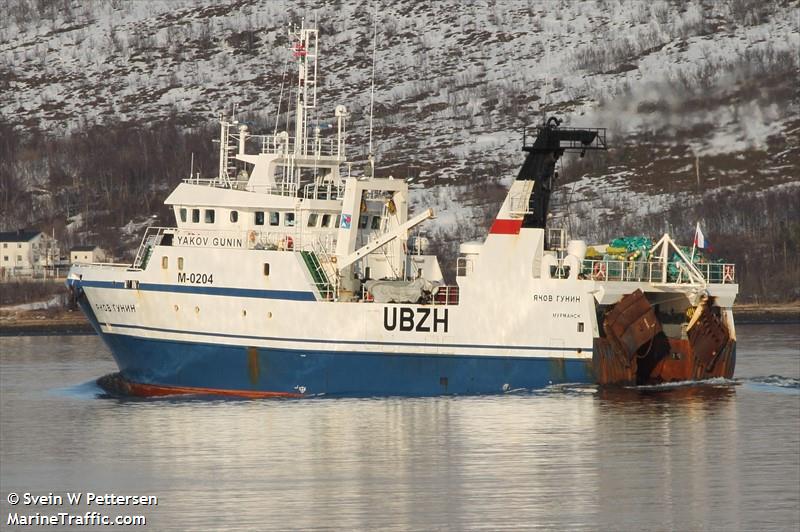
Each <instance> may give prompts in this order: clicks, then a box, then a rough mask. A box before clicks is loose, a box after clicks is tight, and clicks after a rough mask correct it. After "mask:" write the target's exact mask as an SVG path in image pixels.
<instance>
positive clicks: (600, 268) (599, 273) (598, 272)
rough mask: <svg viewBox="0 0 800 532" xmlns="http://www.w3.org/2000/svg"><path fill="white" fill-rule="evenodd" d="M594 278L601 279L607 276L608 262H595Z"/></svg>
mask: <svg viewBox="0 0 800 532" xmlns="http://www.w3.org/2000/svg"><path fill="white" fill-rule="evenodd" d="M592 278H593V279H600V280H601V281H602V280H604V279H605V278H606V264H605V263H604V262H601V261H598V262H595V263H594V269H593V270H592Z"/></svg>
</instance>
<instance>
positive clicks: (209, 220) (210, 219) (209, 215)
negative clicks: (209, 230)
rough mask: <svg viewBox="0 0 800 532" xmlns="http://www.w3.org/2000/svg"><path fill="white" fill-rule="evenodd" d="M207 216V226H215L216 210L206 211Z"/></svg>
mask: <svg viewBox="0 0 800 532" xmlns="http://www.w3.org/2000/svg"><path fill="white" fill-rule="evenodd" d="M205 215H206V216H205V221H206V223H207V224H213V223H214V209H206V212H205Z"/></svg>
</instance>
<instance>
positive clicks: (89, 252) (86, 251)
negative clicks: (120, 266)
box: [69, 246, 106, 264]
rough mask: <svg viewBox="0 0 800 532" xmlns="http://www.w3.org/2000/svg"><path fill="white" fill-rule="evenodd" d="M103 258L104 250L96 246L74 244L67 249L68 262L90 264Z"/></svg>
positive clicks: (104, 257)
mask: <svg viewBox="0 0 800 532" xmlns="http://www.w3.org/2000/svg"><path fill="white" fill-rule="evenodd" d="M105 259H106V254H105V252H104V251H103V249H102V248H100V247H98V246H75V247H74V248H72V249H71V250H70V251H69V263H70V264H91V263H93V262H102V261H104V260H105Z"/></svg>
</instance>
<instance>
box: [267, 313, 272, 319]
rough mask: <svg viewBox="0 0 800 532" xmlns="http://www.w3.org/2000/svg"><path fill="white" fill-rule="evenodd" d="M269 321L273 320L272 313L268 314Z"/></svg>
mask: <svg viewBox="0 0 800 532" xmlns="http://www.w3.org/2000/svg"><path fill="white" fill-rule="evenodd" d="M267 319H268V320H271V319H272V312H267Z"/></svg>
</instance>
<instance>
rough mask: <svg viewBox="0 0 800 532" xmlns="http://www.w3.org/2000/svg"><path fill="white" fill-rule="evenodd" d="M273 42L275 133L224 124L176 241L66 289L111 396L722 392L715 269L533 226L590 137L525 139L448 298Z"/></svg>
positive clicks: (183, 203) (393, 195)
mask: <svg viewBox="0 0 800 532" xmlns="http://www.w3.org/2000/svg"><path fill="white" fill-rule="evenodd" d="M290 35H291V38H292V44H291V47H292V48H291V49H292V52H293V61H294V62H296V64H297V84H296V86H295V94H296V98H295V101H294V128H293V134H290V133H289V131H277V129H276V130H275V131H274V132H273V133H272V134H266V135H256V134H251V133H250V131H249V129H248V126H247V125H245V124H241V123H239V122H237V121H236V120H235V118H221V120H220V140H219V172H218V175H217V176H216V177H214V178H210V179H203V178H200V177H199V175H191V176H190V177H189V178H187V179H185V180H183V181H182V182H181V183H180V184H179V185H178V186H177V187H176V188H175V189H174V190H173V191H172V193H171V194H170V195H169V196H168V197H167V198H166V201H165V203H166V204H167V205H169V206H170V207H171V209H172V211H173V213H174V216H175V220H176V223H175V226H173V227H149V228H148V229H147V230H146V233H145V234H144V236H143V239H142V242H141V245H140V247H139V249H138V252H137V254H136V257H135V259H134V261H133V263H132V264H77V265H75V266H73V268H72V269H71V271H70V273H69V277H68V280H67V284H68V286H69V287H70V289H71V290H72V292H73V294H74V295H75V297H76V300H77V301H78V303H79V305H80V307H81V308H82V310H83V312H84V313H85V314H86V316H87V317H88V319H89V321H90V322H91V323H92V325H93V327H94V328H95V330H96V331H97V334H99V335H100V336H101V337H102V339H103V340H104V341H105V343H106V344H107V346H108V347H109V349H110V350H111V353H112V354H113V356H114V358H115V360H116V362H117V364H118V366H119V374H118V376H117V377H116V378H115V379H114V383H115V386H116V387H118V388H121V389H122V390H123V391H124V392H125V393H130V394H134V395H142V396H154V395H168V394H221V395H235V396H243V397H273V396H281V397H309V396H320V395H328V396H363V395H437V394H477V393H503V392H509V391H513V390H520V389H536V388H541V387H545V386H548V385H553V384H560V383H599V384H623V385H628V384H634V385H635V384H648V383H658V382H666V381H675V380H691V379H705V378H710V377H731V376H732V374H733V369H734V363H735V346H736V335H735V329H734V322H733V314H732V310H731V309H732V305H733V302H734V299H735V297H736V294H737V291H738V285H737V284H736V278H735V269H734V265H733V264H719V263H706V264H698V263H697V261H696V260H694V257H687V256H686V255H687V253H686V252H685V251H683V250H682V249H681V247H680V246H677V245H676V244H675V243H674V242H673V240H672V239H671V238H670V236H669V235H667V234H665V235H664V236H663V237H662V238H661V239H660V240H659V241H658V242H656V243H655V244H652V242H650V243H648V244H647V245H645V246H642V245H641V244H639V245H638V248H635V249H628V248H621V250H620V249H616V250H615V249H613V248H614V246H613V245H612V246H609V245H608V244H606V245H602V246H598V245H592V246H589V245H588V244H587V243H585V242H583V241H580V240H568V239H567V237H566V235H565V231H564V230H563V228H557V227H550V226H549V225H548V223H549V221H550V220H549V217H548V212H549V202H550V196H551V193H552V190H553V187H554V186H555V182H556V178H557V173H556V172H555V165H556V162H557V161H558V160H559V158H560V157H561V156H562V155H563V154H564V153H565V152H569V151H577V152H580V153H581V155H583V154H584V153H587V152H591V151H595V150H604V149H606V133H605V130H604V129H602V128H600V129H597V128H568V127H562V126H561V122H560V121H559V120H558V119H556V118H551V119H549V120H548V121H547V122H546V123H543V124H539V125H537V126H534V127H532V128H528V129H526V131H525V134H524V135H523V141H522V152H523V154H524V160H523V162H522V166H521V169H520V171H519V174H518V176H517V177H516V179H515V180H514V181H513V182H512V184H511V186H510V189H509V191H508V194H507V196H506V198H505V200H504V202H503V204H502V206H501V208H500V210H499V212H498V214H497V217H496V219H495V220H494V222H493V224H492V225H491V228H490V229H489V231H488V234H487V235H486V238H485V239H484V240H483V241H480V242H465V243H462V244H461V246H460V255H459V257H458V259H457V264H456V268H455V270H456V271H455V273H456V275H455V280H454V281H453V282H446V281H445V279H444V276H443V274H442V268H441V265H440V263H439V261H438V259H437V257H436V256H435V255H432V254H427V251H426V245H425V244H426V241H425V239H424V238H422V237H420V236H418V235H417V236H414V231H415V230H416V228H418V226H420V225H421V224H424V222H426V221H427V220H430V219H431V218H433V217H434V215H435V214H434V212H433V211H432V210H431V209H428V210H425V211H422V212H417V213H410V212H409V186H408V183H406V182H405V180H403V179H393V178H391V177H387V178H378V177H375V175H374V173H375V172H374V168H373V169H372V171H368V172H366V174H365V175H361V176H356V175H354V173H353V172H352V165H351V164H350V163H349V162H348V159H347V142H346V141H347V123H348V116H349V115H348V111H347V109H346V108H345V107H344V106H341V105H339V106H337V107H335V110H334V113H333V119H332V123H331V124H332V125H331V126H330V127H323V126H322V125H320V123H318V122H317V123H316V124H315V123H314V121H313V120H311V118H310V117H311V116H313V115H314V114H315V113H316V108H317V80H318V76H317V66H318V65H317V61H318V56H319V36H318V32H317V29H316V28H307V27H300V28H295V29H294V30H292V31H291V32H290ZM287 129H288V128H287ZM521 159H522V158H521ZM412 214H413V215H412ZM612 244H613V243H612ZM612 251H613V252H612Z"/></svg>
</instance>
